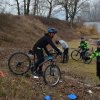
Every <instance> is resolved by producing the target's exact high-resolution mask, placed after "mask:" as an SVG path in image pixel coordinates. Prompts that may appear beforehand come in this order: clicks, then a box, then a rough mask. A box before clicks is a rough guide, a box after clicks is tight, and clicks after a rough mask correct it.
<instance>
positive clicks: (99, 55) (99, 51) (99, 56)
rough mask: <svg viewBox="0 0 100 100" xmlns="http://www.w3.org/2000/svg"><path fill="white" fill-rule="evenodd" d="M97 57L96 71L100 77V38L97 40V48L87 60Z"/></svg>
mask: <svg viewBox="0 0 100 100" xmlns="http://www.w3.org/2000/svg"><path fill="white" fill-rule="evenodd" d="M94 57H96V59H97V60H96V71H97V77H98V78H99V79H100V39H99V40H98V41H97V49H96V50H95V51H94V52H93V53H92V54H91V56H90V57H87V58H86V60H89V59H93V58H94Z"/></svg>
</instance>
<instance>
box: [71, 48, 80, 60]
mask: <svg viewBox="0 0 100 100" xmlns="http://www.w3.org/2000/svg"><path fill="white" fill-rule="evenodd" d="M71 58H72V59H73V60H76V61H78V60H79V59H80V58H81V55H80V52H79V51H78V50H74V51H72V53H71Z"/></svg>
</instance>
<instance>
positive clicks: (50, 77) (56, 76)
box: [44, 65, 61, 86]
mask: <svg viewBox="0 0 100 100" xmlns="http://www.w3.org/2000/svg"><path fill="white" fill-rule="evenodd" d="M60 78H61V72H60V69H59V67H58V66H57V65H48V66H47V68H46V69H45V71H44V81H45V83H46V84H48V85H49V86H55V85H57V84H58V83H59V80H60Z"/></svg>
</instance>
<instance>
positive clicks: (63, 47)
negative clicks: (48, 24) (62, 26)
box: [55, 40, 69, 63]
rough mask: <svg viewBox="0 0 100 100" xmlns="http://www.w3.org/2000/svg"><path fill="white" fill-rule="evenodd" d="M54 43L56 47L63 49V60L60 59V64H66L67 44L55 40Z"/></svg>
mask: <svg viewBox="0 0 100 100" xmlns="http://www.w3.org/2000/svg"><path fill="white" fill-rule="evenodd" d="M55 43H56V44H57V45H58V44H60V45H61V46H62V49H63V59H62V63H65V62H68V51H69V46H68V44H67V42H65V41H64V40H56V41H55Z"/></svg>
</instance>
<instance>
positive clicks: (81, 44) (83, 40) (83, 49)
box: [79, 37, 89, 59]
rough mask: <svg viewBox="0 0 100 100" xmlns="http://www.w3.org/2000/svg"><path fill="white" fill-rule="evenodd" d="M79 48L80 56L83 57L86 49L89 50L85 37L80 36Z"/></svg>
mask: <svg viewBox="0 0 100 100" xmlns="http://www.w3.org/2000/svg"><path fill="white" fill-rule="evenodd" d="M79 48H80V49H81V55H80V56H81V57H82V59H84V55H85V53H86V51H87V50H89V48H88V43H87V42H86V39H85V38H84V37H81V42H80V46H79Z"/></svg>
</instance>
